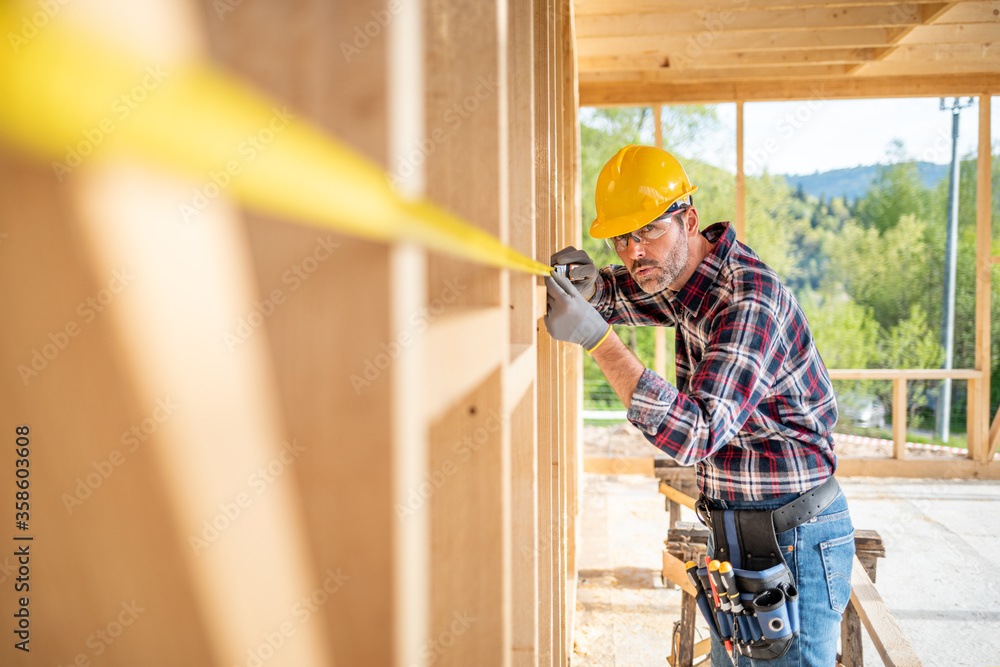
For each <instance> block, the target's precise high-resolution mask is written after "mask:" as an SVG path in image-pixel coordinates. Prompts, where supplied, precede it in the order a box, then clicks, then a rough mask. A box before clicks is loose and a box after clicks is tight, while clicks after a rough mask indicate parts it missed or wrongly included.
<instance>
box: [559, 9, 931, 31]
mask: <svg viewBox="0 0 1000 667" xmlns="http://www.w3.org/2000/svg"><path fill="white" fill-rule="evenodd" d="M919 7H920V6H919V5H913V6H910V5H897V6H874V7H871V6H867V5H860V6H855V7H834V8H826V7H814V8H809V9H776V10H766V9H762V10H748V11H740V12H721V13H719V14H711V13H710V14H704V15H698V14H676V13H663V12H649V13H637V14H611V15H607V16H581V17H580V18H579V19H578V20H577V26H576V27H577V34H578V35H579V36H580V37H614V36H627V35H679V34H684V33H702V34H708V35H714V36H718V35H720V34H724V33H729V32H747V31H754V30H757V31H760V30H768V31H771V32H778V31H783V30H792V31H794V30H817V29H824V28H840V29H843V28H866V27H869V26H879V27H886V26H913V25H920V24H921V23H922V22H923V20H922V14H921V12H920V10H919Z"/></svg>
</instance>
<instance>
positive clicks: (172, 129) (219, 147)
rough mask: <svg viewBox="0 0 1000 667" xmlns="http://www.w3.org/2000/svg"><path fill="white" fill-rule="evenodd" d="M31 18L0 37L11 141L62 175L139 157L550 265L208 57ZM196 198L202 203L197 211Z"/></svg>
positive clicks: (1, 124) (0, 108)
mask: <svg viewBox="0 0 1000 667" xmlns="http://www.w3.org/2000/svg"><path fill="white" fill-rule="evenodd" d="M12 4H15V6H21V7H24V5H17V4H16V3H12ZM32 7H33V8H35V7H36V6H34V5H32ZM27 16H30V13H29V14H27V15H25V14H21V15H19V14H16V13H15V12H14V7H12V6H11V5H10V4H8V5H6V6H0V36H2V37H3V38H4V41H6V42H8V43H7V44H4V45H0V137H2V138H3V139H4V140H6V141H7V142H9V143H12V144H16V145H18V146H20V147H22V148H25V149H27V150H30V151H32V152H34V153H36V154H40V155H42V156H44V157H45V158H46V159H49V160H52V166H53V170H54V171H55V173H56V174H57V175H58V176H59V178H60V179H62V178H63V177H64V176H65V175H67V174H70V173H72V171H73V170H74V169H75V168H76V167H77V166H79V165H80V164H83V163H86V162H87V161H88V160H94V159H97V156H102V157H103V156H108V155H128V156H132V157H137V158H140V159H142V160H144V161H147V162H151V163H155V164H159V165H164V166H166V167H169V168H171V169H173V170H177V171H180V172H182V173H184V174H186V175H188V176H190V177H194V178H196V179H201V180H202V182H203V183H204V184H205V187H204V188H203V189H202V190H203V196H202V197H201V199H202V200H203V201H201V203H202V204H205V203H206V202H205V201H204V200H207V199H209V198H212V197H214V196H218V195H219V194H221V192H223V191H224V192H225V193H226V194H227V195H231V196H233V197H235V198H236V199H238V200H240V201H242V202H243V203H245V204H246V205H248V206H250V207H253V208H256V209H260V210H262V211H266V212H269V213H273V214H277V215H280V216H283V217H287V218H291V219H295V220H298V221H302V222H307V223H312V224H316V225H320V226H325V227H329V228H333V229H336V230H338V231H341V232H344V233H347V234H352V235H355V236H359V237H363V238H367V239H372V240H376V241H384V242H394V241H413V242H415V243H418V244H420V245H423V246H425V247H427V248H428V249H432V250H437V251H441V252H445V253H449V254H451V255H455V256H458V257H462V258H464V259H468V260H471V261H475V262H480V263H483V264H489V265H492V266H497V267H501V268H509V269H515V270H518V271H525V272H528V273H533V274H537V275H548V273H549V271H551V267H549V266H546V265H545V264H543V263H541V262H537V261H535V260H534V259H531V258H530V257H527V256H526V255H523V254H521V253H519V252H517V251H516V250H514V249H513V248H510V247H509V246H506V245H504V244H502V243H501V242H500V241H499V240H498V239H496V238H495V237H494V236H492V235H490V234H488V233H487V232H484V231H483V230H481V229H478V228H476V227H473V226H472V225H470V224H468V223H467V222H465V221H464V220H461V219H460V218H458V217H457V216H454V215H452V214H450V213H448V212H447V211H445V210H443V209H442V208H440V207H438V206H436V205H434V204H433V203H431V202H429V201H426V200H423V201H414V200H408V199H406V198H404V197H402V196H401V195H399V194H398V193H397V192H396V191H395V190H394V189H393V188H392V186H391V185H390V183H389V180H388V177H387V175H386V173H385V172H384V171H383V170H382V169H381V168H379V167H378V166H377V165H375V164H373V163H372V162H370V161H369V160H367V159H366V158H364V157H363V156H361V155H359V154H357V153H356V152H354V151H353V150H351V149H350V148H348V147H346V146H345V145H343V144H341V143H339V142H337V141H336V140H334V139H333V138H331V137H330V136H329V135H327V134H326V133H324V132H323V131H322V130H320V129H318V128H315V127H313V126H312V125H310V124H308V123H306V122H304V121H302V120H299V119H297V118H295V114H294V110H288V109H287V108H285V107H282V106H281V105H277V104H274V103H272V102H270V101H269V100H267V99H266V98H265V97H264V96H262V95H260V94H259V93H257V92H255V91H253V90H252V89H250V88H248V87H246V86H244V85H242V84H240V83H239V82H237V81H235V80H234V79H233V78H232V77H230V76H227V75H225V74H224V73H222V72H219V71H217V70H215V69H214V68H212V67H211V66H209V65H207V64H204V63H200V62H188V63H172V64H169V65H164V66H159V65H156V64H152V63H148V62H144V61H142V60H141V59H138V58H136V57H135V56H133V55H132V54H130V53H127V52H125V51H123V50H120V49H116V48H114V47H112V46H109V45H108V44H107V43H105V42H104V41H102V40H100V39H98V38H96V37H94V36H93V35H91V34H89V33H87V32H86V31H84V30H82V29H79V28H76V29H74V28H73V27H72V26H70V25H63V24H62V23H60V22H59V21H58V20H52V21H51V23H50V24H48V25H44V26H43V27H37V26H36V29H35V30H34V31H32V30H29V29H28V28H30V25H29V23H30V19H28V18H27ZM26 21H28V22H26ZM183 206H184V205H182V206H181V209H180V214H181V215H183V214H184V208H183ZM197 206H199V201H198V198H195V200H193V201H192V203H191V205H190V206H189V209H190V210H191V211H192V212H193V211H195V209H196V207H197Z"/></svg>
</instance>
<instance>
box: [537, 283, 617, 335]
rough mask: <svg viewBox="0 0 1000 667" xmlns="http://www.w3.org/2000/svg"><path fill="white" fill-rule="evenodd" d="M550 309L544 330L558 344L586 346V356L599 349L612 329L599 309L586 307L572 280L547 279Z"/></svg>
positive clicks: (586, 304) (546, 286)
mask: <svg viewBox="0 0 1000 667" xmlns="http://www.w3.org/2000/svg"><path fill="white" fill-rule="evenodd" d="M545 288H546V290H547V292H548V295H547V302H548V308H547V309H546V312H545V328H546V329H547V330H548V332H549V335H550V336H552V337H553V338H555V339H556V340H562V341H566V342H567V343H577V344H579V345H583V349H585V350H587V352H593V351H594V350H595V349H597V346H598V345H600V344H601V343H602V342H603V341H604V339H605V338H606V337H607V335H608V332H609V331H610V330H611V325H610V324H608V323H607V321H606V320H605V319H604V318H603V317H601V314H600V313H599V312H597V309H596V308H594V307H593V306H591V305H590V304H589V303H587V300H586V299H584V298H583V297H582V296H581V295H580V293H579V292H578V291H577V290H576V288H575V287H574V286H573V284H572V283H571V282H570V280H569V278H567V277H565V276H560V275H555V276H549V277H548V278H546V279H545Z"/></svg>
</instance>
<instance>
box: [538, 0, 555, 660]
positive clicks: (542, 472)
mask: <svg viewBox="0 0 1000 667" xmlns="http://www.w3.org/2000/svg"><path fill="white" fill-rule="evenodd" d="M554 2H555V0H536V2H535V35H534V42H535V48H534V54H535V81H534V90H535V132H536V134H535V166H536V170H535V211H536V218H535V220H536V223H535V240H536V252H537V256H538V257H548V256H549V255H551V254H552V253H553V252H555V251H556V250H558V249H559V248H558V247H557V245H556V244H557V242H558V239H557V238H556V224H557V218H556V207H555V204H556V192H557V190H556V182H557V176H558V173H559V165H558V162H557V161H556V159H555V155H554V153H555V128H554V124H553V117H554V115H555V113H556V108H557V106H558V105H557V101H556V98H555V90H554V87H555V75H554V67H555V63H554V61H555V57H554V49H555V26H554V21H553V14H554V10H555V7H554ZM537 363H538V375H537V385H538V664H539V665H541V666H543V667H549V666H550V665H552V664H553V663H554V655H555V651H556V647H555V644H556V635H555V628H556V627H557V625H556V618H555V615H556V614H557V613H558V611H559V610H558V605H557V601H558V584H557V580H556V579H557V573H556V570H555V565H556V562H557V561H556V556H555V553H556V551H557V550H558V546H559V545H558V542H557V541H556V540H555V539H554V535H553V533H554V529H553V517H554V516H555V513H556V511H557V507H558V498H557V493H558V485H554V484H553V476H552V467H553V466H552V457H553V456H554V450H555V448H556V447H557V444H558V442H559V434H560V428H559V394H558V382H559V371H560V368H559V343H558V342H557V341H555V340H554V339H552V338H551V337H550V336H549V335H548V333H547V332H546V331H545V329H544V327H543V326H542V325H541V322H539V323H538V362H537Z"/></svg>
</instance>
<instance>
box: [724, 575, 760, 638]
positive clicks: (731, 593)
mask: <svg viewBox="0 0 1000 667" xmlns="http://www.w3.org/2000/svg"><path fill="white" fill-rule="evenodd" d="M719 577H720V578H721V579H722V583H723V585H725V587H726V596H727V597H728V598H729V604H730V609H731V610H732V612H733V618H734V620H735V621H736V626H737V627H738V628H739V629H740V639H741V640H742V641H744V642H750V641H753V634H752V632H751V628H750V620H749V619H748V618H747V615H748V614H749V613H750V612H749V610H747V609H746V608H745V607H744V606H743V603H742V602H741V601H740V592H739V590H738V589H737V588H736V577H735V576H734V575H733V566H732V564H731V563H730V562H729V561H725V562H723V563H720V564H719Z"/></svg>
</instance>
